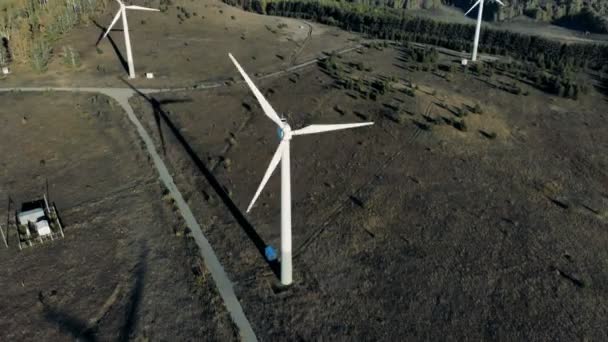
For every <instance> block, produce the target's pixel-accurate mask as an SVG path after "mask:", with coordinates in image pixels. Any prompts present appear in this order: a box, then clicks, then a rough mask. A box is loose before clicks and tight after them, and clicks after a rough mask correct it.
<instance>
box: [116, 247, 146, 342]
mask: <svg viewBox="0 0 608 342" xmlns="http://www.w3.org/2000/svg"><path fill="white" fill-rule="evenodd" d="M139 259H140V260H139V262H138V263H137V265H135V270H134V272H133V276H134V277H135V283H134V284H133V289H132V290H131V295H130V296H129V301H128V304H127V307H126V311H125V320H124V322H125V323H124V325H123V326H122V328H121V329H120V335H119V339H118V340H119V341H129V340H130V336H131V334H132V333H133V332H134V331H135V328H136V327H137V322H138V316H137V312H138V309H139V306H140V304H141V300H142V295H143V289H144V279H145V276H146V272H147V267H148V265H147V260H148V248H147V246H146V245H145V244H144V245H143V247H142V251H141V256H140V258H139Z"/></svg>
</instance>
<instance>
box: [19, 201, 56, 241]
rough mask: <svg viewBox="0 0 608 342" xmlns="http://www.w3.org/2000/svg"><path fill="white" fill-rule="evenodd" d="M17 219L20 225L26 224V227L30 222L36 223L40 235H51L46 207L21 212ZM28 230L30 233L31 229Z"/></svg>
mask: <svg viewBox="0 0 608 342" xmlns="http://www.w3.org/2000/svg"><path fill="white" fill-rule="evenodd" d="M17 219H18V220H19V224H20V225H24V226H26V227H28V226H29V222H32V223H34V224H35V226H36V230H37V231H38V235H39V236H47V235H51V226H50V225H49V221H48V220H47V218H46V215H45V214H44V209H42V208H36V209H32V210H28V211H24V212H21V213H19V214H18V215H17ZM27 232H28V235H29V229H28V231H27Z"/></svg>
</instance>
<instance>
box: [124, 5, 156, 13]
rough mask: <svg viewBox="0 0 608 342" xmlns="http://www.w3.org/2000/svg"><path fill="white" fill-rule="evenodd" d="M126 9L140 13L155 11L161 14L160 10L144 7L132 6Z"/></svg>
mask: <svg viewBox="0 0 608 342" xmlns="http://www.w3.org/2000/svg"><path fill="white" fill-rule="evenodd" d="M125 8H126V9H132V10H140V11H154V12H160V10H159V9H156V8H148V7H142V6H137V5H132V6H125Z"/></svg>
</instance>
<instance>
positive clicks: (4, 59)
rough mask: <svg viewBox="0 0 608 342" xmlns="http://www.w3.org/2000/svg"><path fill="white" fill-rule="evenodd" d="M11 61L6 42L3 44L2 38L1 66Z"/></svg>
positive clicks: (0, 40) (0, 48)
mask: <svg viewBox="0 0 608 342" xmlns="http://www.w3.org/2000/svg"><path fill="white" fill-rule="evenodd" d="M8 62H9V56H8V49H7V48H6V46H5V45H4V44H2V39H0V67H4V66H7V65H8Z"/></svg>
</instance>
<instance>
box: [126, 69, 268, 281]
mask: <svg viewBox="0 0 608 342" xmlns="http://www.w3.org/2000/svg"><path fill="white" fill-rule="evenodd" d="M121 80H122V81H123V82H124V83H125V84H126V85H127V86H129V88H131V89H132V90H133V91H135V92H136V93H137V94H138V95H139V96H141V97H142V98H143V99H145V100H146V101H147V102H148V103H149V104H150V106H152V109H153V111H154V113H155V114H154V116H155V120H156V123H157V128H158V129H159V132H161V123H162V122H164V124H165V125H166V126H167V127H168V128H169V129H170V131H171V133H172V134H173V136H174V137H175V138H176V139H177V141H179V143H180V145H181V146H182V147H183V148H184V150H185V152H186V153H187V154H188V156H189V157H190V159H191V160H192V162H193V163H194V165H195V166H196V167H197V169H198V170H199V171H200V172H201V173H202V174H203V176H204V177H205V179H206V180H207V183H208V184H209V185H210V186H211V187H212V188H213V190H214V191H215V193H216V194H217V196H218V197H219V198H220V199H221V201H222V203H224V205H225V206H226V208H227V209H228V211H230V213H231V214H232V216H233V217H234V219H235V220H236V222H237V223H238V224H239V226H240V227H241V228H242V229H243V231H244V232H245V234H247V236H248V237H249V239H251V241H252V242H253V244H254V245H255V247H256V248H257V250H258V252H259V253H260V255H261V256H262V259H263V260H264V261H265V262H266V263H267V264H268V266H269V267H270V269H271V270H272V271H273V272H274V274H275V276H277V277H279V274H280V270H279V266H280V265H279V263H278V261H276V260H275V261H269V260H267V259H266V257H265V250H266V247H267V246H268V245H267V244H266V243H265V242H264V240H263V239H262V238H261V237H260V235H259V234H258V233H257V231H256V230H255V228H254V227H253V225H251V223H250V222H249V221H248V220H247V218H246V217H245V215H243V213H242V212H241V210H240V209H239V208H238V206H237V205H236V204H235V203H234V202H233V201H232V199H231V198H230V196H229V195H228V194H227V193H226V191H225V190H224V187H223V186H222V184H220V182H219V181H218V180H217V178H216V177H215V176H214V175H213V172H211V170H210V169H209V168H208V167H207V166H206V165H205V163H204V162H203V161H202V160H201V159H200V158H199V156H198V154H197V153H196V152H195V151H194V149H193V148H192V147H191V146H190V144H189V143H188V141H187V140H186V138H185V137H184V136H183V135H182V134H181V132H180V130H179V129H178V128H177V127H176V126H175V124H174V123H173V122H172V121H171V119H170V118H169V116H168V115H167V113H166V112H165V111H164V110H163V108H162V106H163V104H168V103H175V102H173V101H178V100H165V101H158V100H157V99H156V98H154V97H153V96H149V95H146V94H144V93H143V92H141V91H140V90H139V89H137V88H135V87H134V86H133V85H132V84H131V83H129V82H127V81H126V80H124V79H121ZM161 134H162V133H161ZM162 141H164V138H161V143H162V144H163V145H164V142H162ZM163 149H164V147H163Z"/></svg>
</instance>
